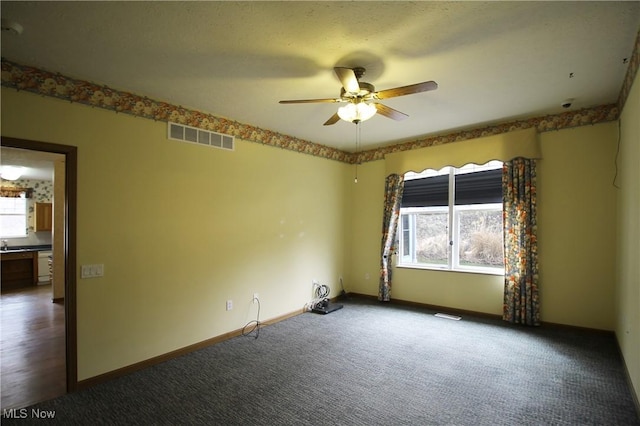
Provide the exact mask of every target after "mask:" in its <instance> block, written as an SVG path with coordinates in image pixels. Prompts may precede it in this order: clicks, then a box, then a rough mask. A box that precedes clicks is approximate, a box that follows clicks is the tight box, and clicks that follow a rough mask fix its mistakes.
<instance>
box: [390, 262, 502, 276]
mask: <svg viewBox="0 0 640 426" xmlns="http://www.w3.org/2000/svg"><path fill="white" fill-rule="evenodd" d="M396 268H402V269H422V270H427V271H437V272H461V273H464V274H480V275H496V276H502V277H503V276H504V271H503V270H490V269H472V268H469V269H467V268H465V269H449V268H447V267H442V268H438V267H437V266H429V265H420V264H406V263H405V264H402V265H396Z"/></svg>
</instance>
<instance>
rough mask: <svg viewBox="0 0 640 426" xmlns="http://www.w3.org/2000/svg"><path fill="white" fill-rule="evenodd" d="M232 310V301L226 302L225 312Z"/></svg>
mask: <svg viewBox="0 0 640 426" xmlns="http://www.w3.org/2000/svg"><path fill="white" fill-rule="evenodd" d="M232 309H233V300H227V311H230V310H232Z"/></svg>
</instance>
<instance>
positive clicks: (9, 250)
mask: <svg viewBox="0 0 640 426" xmlns="http://www.w3.org/2000/svg"><path fill="white" fill-rule="evenodd" d="M24 251H51V245H46V244H45V245H39V246H13V247H12V246H9V247H7V249H6V250H5V249H1V250H0V253H19V252H24Z"/></svg>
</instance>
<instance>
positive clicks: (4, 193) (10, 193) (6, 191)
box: [0, 186, 33, 198]
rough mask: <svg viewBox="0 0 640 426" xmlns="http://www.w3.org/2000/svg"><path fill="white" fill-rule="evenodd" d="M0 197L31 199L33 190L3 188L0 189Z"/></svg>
mask: <svg viewBox="0 0 640 426" xmlns="http://www.w3.org/2000/svg"><path fill="white" fill-rule="evenodd" d="M23 194H24V195H23ZM0 197H6V198H31V197H33V188H14V187H7V186H3V187H0Z"/></svg>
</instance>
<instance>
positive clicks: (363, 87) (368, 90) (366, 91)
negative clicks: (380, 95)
mask: <svg viewBox="0 0 640 426" xmlns="http://www.w3.org/2000/svg"><path fill="white" fill-rule="evenodd" d="M358 85H359V86H360V90H359V91H358V92H357V93H356V92H347V91H345V90H344V87H343V88H342V89H340V97H341V98H349V99H353V98H364V97H365V96H368V95H370V94H372V93H373V92H375V91H376V88H375V87H374V85H373V84H371V83H367V82H364V81H359V82H358Z"/></svg>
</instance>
